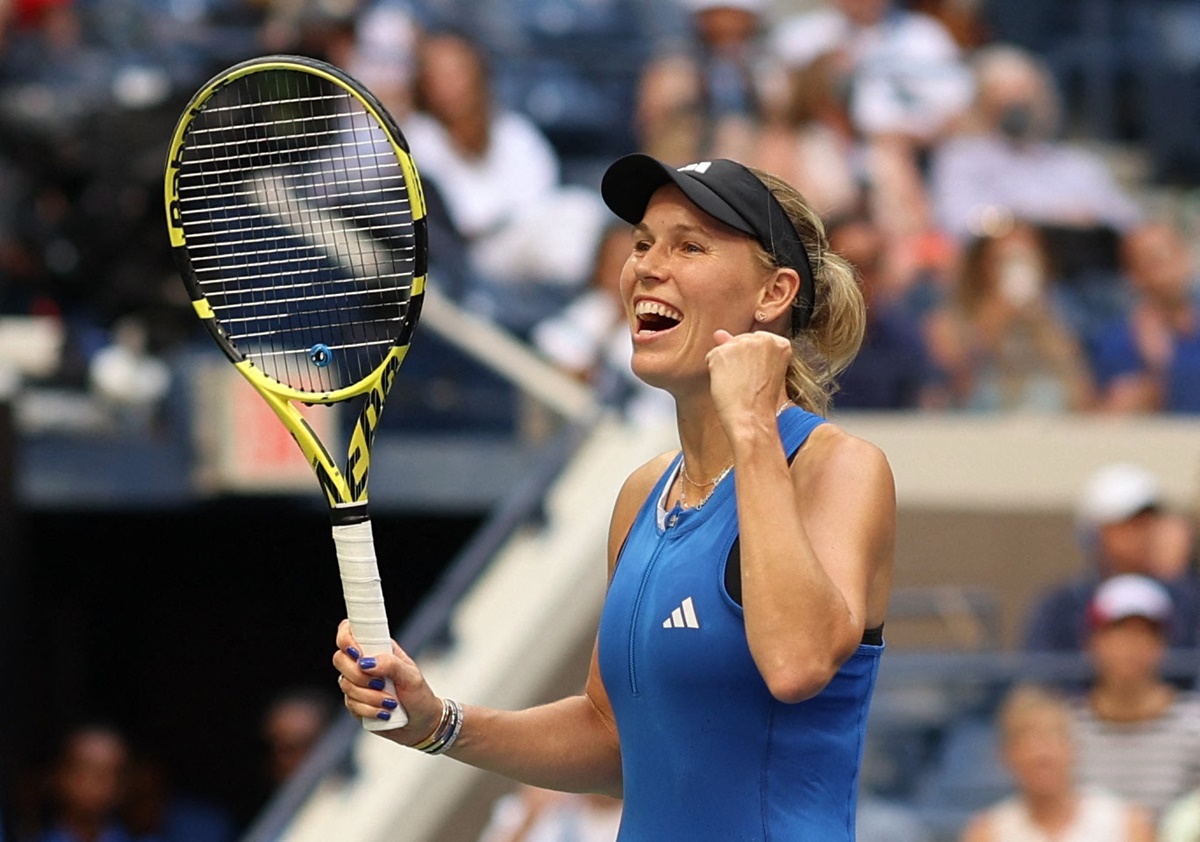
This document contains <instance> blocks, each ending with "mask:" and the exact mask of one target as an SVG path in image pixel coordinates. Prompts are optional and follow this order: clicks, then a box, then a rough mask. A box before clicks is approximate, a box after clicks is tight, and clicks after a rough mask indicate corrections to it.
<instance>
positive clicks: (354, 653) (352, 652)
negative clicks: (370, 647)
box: [346, 646, 362, 661]
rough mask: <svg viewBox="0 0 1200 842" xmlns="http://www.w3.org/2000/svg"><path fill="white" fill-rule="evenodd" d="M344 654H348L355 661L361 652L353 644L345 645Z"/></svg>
mask: <svg viewBox="0 0 1200 842" xmlns="http://www.w3.org/2000/svg"><path fill="white" fill-rule="evenodd" d="M346 654H347V655H349V656H350V657H351V658H353V659H354V660H356V661H357V660H358V659H359V658H361V657H362V654H361V653H360V652H359V651H358V650H357V649H355V648H354V647H353V646H347V647H346Z"/></svg>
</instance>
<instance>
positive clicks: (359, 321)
mask: <svg viewBox="0 0 1200 842" xmlns="http://www.w3.org/2000/svg"><path fill="white" fill-rule="evenodd" d="M164 186H165V203H166V211H167V227H168V231H169V233H170V239H171V247H172V251H173V254H174V257H175V261H176V264H177V266H178V269H179V272H180V275H181V277H182V279H183V282H184V285H185V286H186V287H187V290H188V294H189V296H190V298H191V300H192V305H193V307H194V309H195V311H196V313H197V315H198V316H199V317H200V318H201V320H202V321H203V322H204V324H205V326H206V327H207V328H208V331H209V333H210V334H211V335H212V336H213V338H214V339H215V340H216V342H217V344H218V345H219V346H220V347H221V349H222V350H223V351H224V352H225V354H226V355H227V356H228V357H229V359H230V360H231V361H233V362H234V363H235V364H237V365H238V367H239V368H240V369H241V370H242V372H243V374H245V375H246V376H247V377H248V378H249V379H250V380H251V382H252V383H253V384H254V385H255V387H256V388H258V389H259V390H260V391H266V392H270V393H273V394H275V395H277V396H279V397H280V398H283V399H287V400H300V401H304V402H306V403H336V402H338V401H342V400H346V399H348V398H351V397H354V396H357V395H360V394H364V393H367V392H369V391H372V390H374V391H380V390H383V391H386V388H387V387H388V386H390V381H391V378H392V376H393V375H394V373H395V371H396V369H397V368H398V367H399V364H400V361H401V360H402V359H403V357H404V355H405V353H407V350H408V346H409V343H410V342H411V339H412V335H413V330H414V328H415V326H416V322H417V319H418V317H419V314H420V305H421V301H422V298H423V293H424V286H425V276H426V272H427V267H428V236H427V232H426V220H425V202H424V196H423V194H422V191H421V183H420V178H419V175H418V173H417V169H416V166H415V164H414V163H413V160H412V156H411V154H410V152H409V147H408V144H407V141H406V140H405V138H404V136H403V134H402V133H401V131H400V129H399V127H398V126H397V125H396V123H395V121H394V120H393V119H392V117H391V116H390V115H389V114H388V112H387V110H386V109H385V108H384V107H383V105H382V104H381V103H380V102H379V101H378V100H377V99H376V98H375V97H374V96H373V95H372V94H371V93H370V92H369V91H368V90H366V89H365V88H364V87H363V86H362V85H361V84H360V83H359V82H357V81H356V80H355V79H354V78H353V77H351V76H349V75H348V74H346V73H345V72H343V71H342V70H340V69H338V68H336V67H334V66H333V65H330V64H328V63H326V62H321V61H318V60H315V59H310V58H305V57H300V56H288V55H274V56H265V57H261V58H256V59H251V60H249V61H245V62H241V63H240V64H236V65H234V66H232V67H230V68H228V69H227V70H225V71H223V72H222V73H220V74H218V75H217V76H215V77H213V79H211V80H210V81H209V82H208V83H206V84H205V85H204V86H203V87H201V88H200V90H199V91H197V93H196V94H195V95H194V96H193V97H192V99H191V101H190V102H189V104H188V106H187V108H186V109H185V110H184V112H183V114H182V116H181V117H180V119H179V121H178V123H177V125H176V128H175V131H174V133H173V135H172V138H171V145H170V149H169V151H168V155H167V166H166V177H165V179H164Z"/></svg>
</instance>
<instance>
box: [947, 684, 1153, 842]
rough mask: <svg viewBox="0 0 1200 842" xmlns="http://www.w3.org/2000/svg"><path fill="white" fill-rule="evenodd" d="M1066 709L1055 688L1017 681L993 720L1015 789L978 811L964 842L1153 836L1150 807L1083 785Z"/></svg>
mask: <svg viewBox="0 0 1200 842" xmlns="http://www.w3.org/2000/svg"><path fill="white" fill-rule="evenodd" d="M1071 717H1072V714H1071V708H1070V706H1069V705H1068V703H1067V701H1066V700H1065V699H1063V698H1061V697H1060V696H1058V695H1057V694H1055V693H1054V692H1052V691H1049V690H1046V689H1043V688H1041V687H1036V686H1034V685H1018V686H1016V687H1014V688H1013V689H1012V690H1011V691H1009V693H1008V695H1007V696H1006V698H1005V700H1004V703H1003V705H1002V706H1001V708H1000V712H999V716H998V720H999V723H998V724H999V730H1000V751H1001V756H1002V758H1003V761H1004V765H1005V767H1006V768H1007V769H1008V771H1009V773H1010V774H1011V775H1012V779H1013V783H1014V784H1015V785H1016V792H1014V793H1013V794H1012V795H1011V796H1009V797H1007V798H1005V799H1004V800H1002V801H1000V802H999V803H997V804H994V805H992V806H991V807H988V808H987V809H985V810H983V811H980V812H979V813H976V814H975V815H974V816H973V817H972V818H971V820H970V822H969V823H968V824H967V827H966V829H965V830H964V832H963V834H962V842H1042V840H1049V839H1058V840H1064V842H1085V840H1086V842H1152V840H1153V839H1154V826H1153V824H1152V823H1151V821H1150V816H1149V814H1148V813H1147V812H1146V811H1145V810H1144V809H1143V808H1141V807H1138V806H1135V805H1134V804H1132V803H1130V802H1128V801H1127V800H1126V799H1124V798H1122V797H1120V796H1117V795H1114V794H1112V793H1109V792H1107V791H1105V790H1102V789H1094V788H1090V787H1087V786H1081V785H1080V782H1079V775H1078V773H1077V770H1076V765H1075V763H1076V740H1075V738H1074V735H1073V725H1072V718H1071Z"/></svg>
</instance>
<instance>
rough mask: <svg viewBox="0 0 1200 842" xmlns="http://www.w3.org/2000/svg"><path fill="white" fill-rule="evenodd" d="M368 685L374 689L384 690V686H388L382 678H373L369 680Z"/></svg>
mask: <svg viewBox="0 0 1200 842" xmlns="http://www.w3.org/2000/svg"><path fill="white" fill-rule="evenodd" d="M367 686H368V687H370V688H371V689H372V690H382V689H383V688H384V687H386V686H387V684H386V682H385V681H384V680H383V679H382V678H372V679H371V680H370V681H368V682H367Z"/></svg>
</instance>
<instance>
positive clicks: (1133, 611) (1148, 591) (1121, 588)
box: [1088, 573, 1171, 627]
mask: <svg viewBox="0 0 1200 842" xmlns="http://www.w3.org/2000/svg"><path fill="white" fill-rule="evenodd" d="M1088 617H1089V619H1090V620H1091V623H1092V626H1093V627H1100V626H1108V625H1112V624H1113V623H1117V622H1120V621H1121V620H1126V619H1129V618H1130V617H1141V618H1143V619H1146V620H1150V621H1151V622H1154V623H1158V624H1159V625H1166V624H1167V623H1168V622H1169V621H1170V619H1171V595H1170V593H1169V592H1168V591H1167V589H1166V588H1165V587H1163V586H1162V585H1160V584H1159V583H1158V582H1157V581H1155V580H1154V579H1151V578H1150V577H1149V576H1139V575H1137V574H1136V573H1126V574H1123V575H1121V576H1113V577H1112V578H1111V579H1108V580H1107V581H1106V582H1105V583H1104V584H1102V585H1101V586H1100V587H1099V588H1097V589H1096V595H1095V596H1093V597H1092V602H1091V605H1090V606H1089V607H1088Z"/></svg>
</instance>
